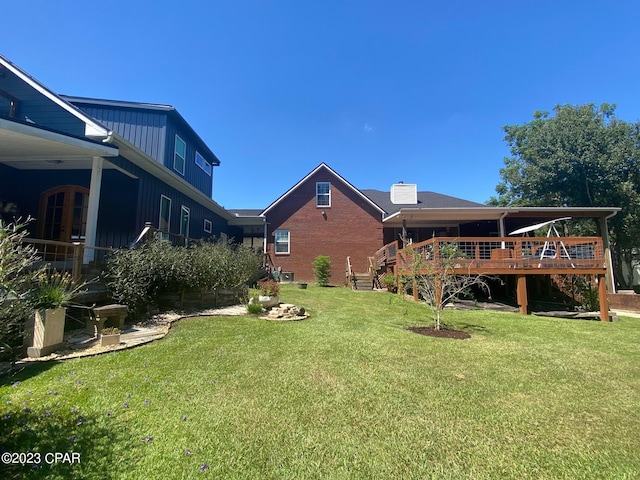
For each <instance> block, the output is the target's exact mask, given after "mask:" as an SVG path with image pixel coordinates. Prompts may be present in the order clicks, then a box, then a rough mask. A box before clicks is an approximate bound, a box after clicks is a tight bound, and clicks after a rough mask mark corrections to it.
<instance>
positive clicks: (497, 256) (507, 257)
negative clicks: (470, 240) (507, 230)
mask: <svg viewBox="0 0 640 480" xmlns="http://www.w3.org/2000/svg"><path fill="white" fill-rule="evenodd" d="M491 264H493V265H495V266H500V267H509V268H514V267H515V263H514V261H513V249H511V248H494V249H493V250H491Z"/></svg>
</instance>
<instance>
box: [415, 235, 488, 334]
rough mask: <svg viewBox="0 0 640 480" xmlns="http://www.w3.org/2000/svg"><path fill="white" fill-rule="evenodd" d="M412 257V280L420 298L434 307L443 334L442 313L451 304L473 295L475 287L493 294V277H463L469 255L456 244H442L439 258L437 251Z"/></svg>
mask: <svg viewBox="0 0 640 480" xmlns="http://www.w3.org/2000/svg"><path fill="white" fill-rule="evenodd" d="M410 255H411V257H412V273H411V275H410V277H411V279H412V280H413V281H414V286H415V287H417V289H418V292H419V294H420V297H421V298H422V299H423V300H424V301H425V302H426V303H427V304H428V305H429V306H430V307H431V310H432V312H433V320H434V327H435V329H436V330H440V328H441V326H442V310H443V309H444V307H445V305H446V304H447V303H448V302H449V301H450V300H452V299H454V298H456V297H458V296H459V295H466V294H469V292H470V289H471V287H473V286H476V287H479V288H480V289H481V290H484V291H485V292H487V294H488V293H489V291H490V290H489V283H488V281H489V280H490V279H491V277H488V276H486V275H471V274H469V273H465V274H462V273H460V271H459V270H460V267H459V264H460V263H461V262H460V259H463V258H464V257H465V255H464V252H462V251H460V249H459V248H458V245H457V244H456V243H455V242H447V243H442V244H439V252H438V253H437V254H436V252H434V251H433V249H431V250H429V249H426V250H423V251H416V250H414V251H413V252H411V253H410ZM456 270H458V271H456Z"/></svg>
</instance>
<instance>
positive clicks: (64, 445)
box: [0, 405, 140, 479]
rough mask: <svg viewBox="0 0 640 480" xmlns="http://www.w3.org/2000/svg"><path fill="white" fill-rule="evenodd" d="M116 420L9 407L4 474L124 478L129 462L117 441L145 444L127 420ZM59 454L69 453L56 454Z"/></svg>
mask: <svg viewBox="0 0 640 480" xmlns="http://www.w3.org/2000/svg"><path fill="white" fill-rule="evenodd" d="M113 423H114V424H115V425H114V426H110V425H109V422H105V421H104V420H103V419H102V418H96V416H92V415H82V414H80V413H78V412H76V413H72V412H70V411H65V412H61V411H55V410H53V411H50V410H40V409H34V410H31V409H30V408H28V407H22V408H20V406H17V405H16V406H13V407H12V408H11V409H10V410H6V409H3V413H2V418H0V452H1V454H2V455H3V457H2V459H3V464H4V465H3V468H4V471H5V474H4V475H3V478H10V479H14V478H15V479H18V478H36V479H38V478H120V477H121V476H122V474H123V473H124V471H123V470H124V468H125V465H124V464H123V462H121V461H120V459H119V458H116V455H115V453H114V451H113V447H114V445H116V444H118V445H119V448H120V449H123V448H124V450H125V451H126V450H131V449H132V448H136V447H137V446H138V447H139V446H140V442H137V443H138V445H136V442H133V441H132V440H131V435H127V432H126V431H125V429H124V426H123V425H122V424H121V423H119V422H113ZM123 442H129V443H131V445H126V446H125V445H124V444H123ZM6 452H9V453H13V454H14V455H13V458H12V457H8V458H9V459H10V461H9V462H7V461H6V460H7V459H5V456H6V455H7V453H6ZM18 453H22V454H25V455H22V456H18V455H16V454H18ZM56 453H58V454H62V455H65V454H67V455H66V456H64V457H60V458H56V457H55V456H54V455H55V454H56ZM38 460H39V463H37V461H38ZM21 462H23V463H24V464H20V463H21ZM26 462H28V463H26Z"/></svg>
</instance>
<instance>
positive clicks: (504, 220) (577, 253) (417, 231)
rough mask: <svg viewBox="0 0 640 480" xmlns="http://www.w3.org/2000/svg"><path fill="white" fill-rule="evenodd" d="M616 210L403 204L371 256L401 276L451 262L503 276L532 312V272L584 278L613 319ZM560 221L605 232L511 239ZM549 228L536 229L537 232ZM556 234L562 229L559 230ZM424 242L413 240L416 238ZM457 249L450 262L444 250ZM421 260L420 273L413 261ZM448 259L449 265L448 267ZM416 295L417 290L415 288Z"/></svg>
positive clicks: (465, 270) (466, 270)
mask: <svg viewBox="0 0 640 480" xmlns="http://www.w3.org/2000/svg"><path fill="white" fill-rule="evenodd" d="M619 210H620V209H619V208H617V207H469V208H440V209H437V208H433V209H430V208H403V209H401V210H400V211H398V212H397V213H395V214H393V215H391V216H389V217H387V218H385V219H384V221H383V225H384V231H385V235H384V237H385V245H384V247H382V248H381V249H379V250H378V251H377V252H376V254H375V256H374V257H373V258H371V260H370V264H371V265H372V268H373V269H375V270H377V271H378V272H389V273H393V274H395V275H396V276H398V277H399V278H401V277H402V275H411V274H413V273H421V274H425V273H428V272H437V271H439V269H442V268H445V266H446V265H448V266H450V267H451V268H453V270H454V271H455V273H459V274H466V275H487V276H499V277H502V278H504V277H505V276H506V277H507V278H508V279H510V281H511V282H515V285H516V297H517V299H516V300H517V304H518V308H519V310H520V312H521V313H523V314H527V313H528V309H529V299H528V297H527V277H529V279H530V280H531V279H532V278H531V277H532V276H535V277H533V278H534V279H535V278H542V277H543V276H553V275H587V276H589V277H590V278H591V279H592V281H593V282H595V284H596V285H597V291H598V297H599V300H600V318H601V319H602V320H603V321H608V320H609V312H608V302H607V292H613V293H615V280H614V277H613V271H612V268H611V254H610V251H609V236H608V226H607V219H608V218H610V217H612V216H613V215H615V214H616V213H617V212H618V211H619ZM560 217H562V218H567V217H571V218H592V219H593V220H595V222H596V225H597V226H598V230H599V232H600V233H601V236H593V237H580V236H570V235H567V236H562V235H563V234H564V235H566V234H567V232H566V230H563V228H562V226H561V225H560V224H558V228H560V230H561V231H562V233H560V234H558V235H547V236H531V235H533V234H534V232H533V231H530V232H527V233H526V235H528V236H509V234H510V233H515V232H517V231H518V230H519V229H520V230H528V229H527V228H524V229H523V227H526V226H530V225H532V224H539V223H540V222H549V223H551V222H552V221H553V220H554V219H559V218H560ZM541 233H542V234H544V232H541V231H538V235H540V234H541ZM556 233H557V232H556ZM416 237H418V238H420V240H418V241H416V240H417V238H416ZM445 245H449V246H452V247H453V248H454V249H455V251H456V257H455V259H453V263H452V264H451V262H449V263H447V261H445V259H444V258H443V257H442V255H441V252H442V249H443V247H444V246H445ZM417 258H419V259H420V269H419V271H418V272H417V271H416V262H415V260H416V259H417ZM445 264H446V265H445ZM414 295H417V292H416V289H414Z"/></svg>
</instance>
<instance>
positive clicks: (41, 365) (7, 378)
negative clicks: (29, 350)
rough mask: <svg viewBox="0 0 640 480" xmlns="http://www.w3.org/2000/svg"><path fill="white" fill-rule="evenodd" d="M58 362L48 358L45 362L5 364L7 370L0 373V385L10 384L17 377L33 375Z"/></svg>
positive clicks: (23, 378) (24, 378) (21, 378)
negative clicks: (10, 365)
mask: <svg viewBox="0 0 640 480" xmlns="http://www.w3.org/2000/svg"><path fill="white" fill-rule="evenodd" d="M59 363H60V362H57V361H55V360H49V361H45V362H25V363H18V364H16V365H15V366H13V367H9V366H7V370H4V371H2V372H1V373H0V387H2V386H3V385H11V384H12V383H13V382H15V381H16V379H18V378H19V379H20V381H22V380H26V379H27V378H31V377H35V376H37V375H39V374H41V373H42V372H46V371H47V370H49V369H50V368H51V367H53V366H55V365H57V364H59Z"/></svg>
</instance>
